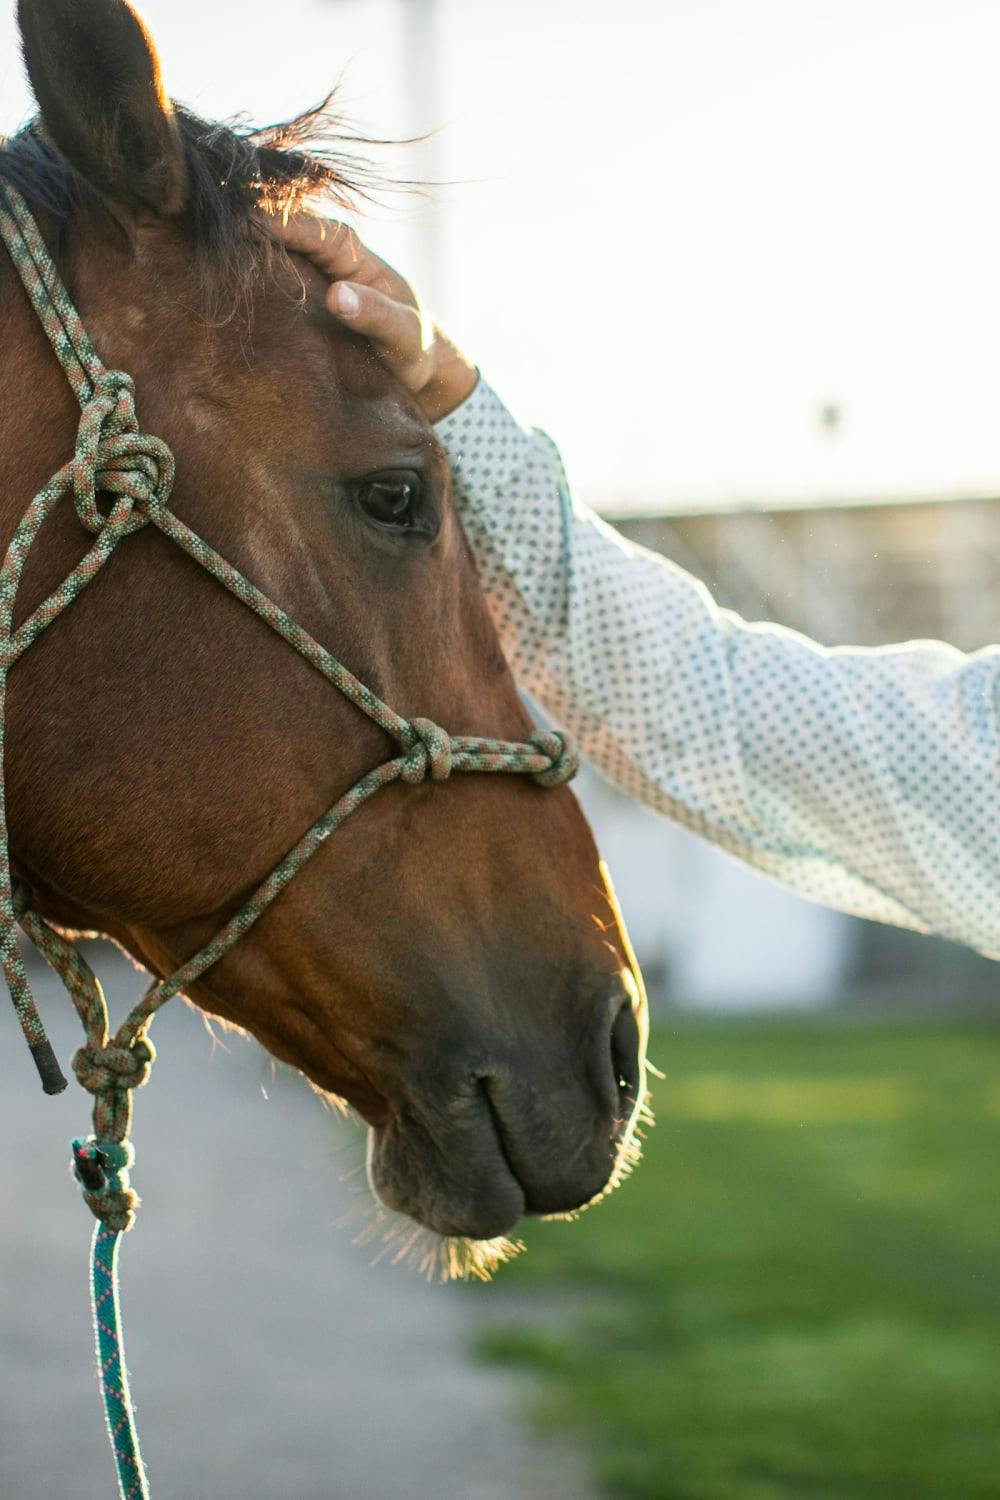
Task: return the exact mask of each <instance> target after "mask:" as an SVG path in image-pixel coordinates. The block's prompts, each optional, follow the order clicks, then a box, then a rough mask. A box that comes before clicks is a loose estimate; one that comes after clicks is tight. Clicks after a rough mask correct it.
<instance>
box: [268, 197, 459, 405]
mask: <svg viewBox="0 0 1000 1500" xmlns="http://www.w3.org/2000/svg"><path fill="white" fill-rule="evenodd" d="M267 229H268V232H269V233H270V234H271V235H272V237H273V238H274V239H276V240H278V241H279V243H281V244H283V245H284V246H285V248H286V249H287V250H292V251H295V252H296V253H298V254H300V255H305V256H307V257H308V259H309V260H311V261H312V263H313V265H314V266H316V267H317V268H318V269H319V270H320V271H322V273H323V275H324V276H327V277H329V279H330V286H329V287H328V289H327V293H326V305H327V308H328V309H329V311H330V312H331V313H332V314H333V316H334V317H335V318H337V319H338V321H339V322H341V323H343V324H344V326H345V327H346V328H353V329H354V331H355V332H356V333H360V334H362V335H363V336H364V337H365V338H367V339H370V340H371V342H372V344H373V345H374V346H375V348H376V350H377V351H378V354H379V357H380V358H381V359H382V360H383V361H384V362H385V364H386V365H388V367H389V369H390V370H392V372H393V374H394V375H395V376H396V378H397V379H398V380H399V381H400V382H401V383H402V384H403V385H404V386H405V387H406V389H407V390H408V391H410V392H411V393H412V394H413V395H414V396H415V397H416V399H417V401H418V402H419V404H420V406H421V408H422V409H423V411H424V412H425V413H426V415H427V416H428V417H429V418H430V420H431V421H432V422H438V421H440V419H441V418H442V417H446V416H447V415H448V413H449V412H451V411H454V410H455V408H456V407H457V406H461V404H462V402H463V401H464V400H465V398H466V397H467V396H468V395H469V394H470V393H471V391H472V390H473V388H474V386H475V384H476V380H477V373H476V369H475V366H474V365H471V364H470V363H469V361H468V360H467V359H466V358H465V356H464V355H463V354H462V353H460V351H459V350H458V349H457V348H456V347H455V345H454V344H453V343H452V342H451V340H450V339H449V338H448V336H447V335H446V334H445V333H443V332H442V330H441V329H440V328H438V327H437V325H436V324H435V323H434V322H433V320H432V319H431V318H430V317H429V316H428V314H427V312H426V310H425V309H424V308H423V307H422V306H421V303H420V299H419V298H418V297H417V295H416V293H415V292H414V291H413V288H412V287H411V286H410V284H409V283H408V282H407V281H405V280H404V278H403V277H402V276H400V274H399V272H398V271H394V270H393V269H392V267H391V266H389V265H387V264H386V263H385V261H384V260H380V259H379V257H378V256H377V255H376V254H375V253H374V252H373V251H371V250H369V249H367V247H366V246H365V245H364V244H362V242H361V240H360V239H359V238H358V236H357V235H356V234H355V233H354V231H353V230H352V229H350V228H348V226H347V225H346V224H340V223H338V222H336V221H335V220H332V219H318V218H315V217H314V216H313V215H311V214H304V213H300V214H293V215H292V216H291V217H290V218H289V219H288V220H287V222H283V221H282V220H280V219H273V220H272V219H268V220H267Z"/></svg>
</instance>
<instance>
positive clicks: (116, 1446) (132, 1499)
mask: <svg viewBox="0 0 1000 1500" xmlns="http://www.w3.org/2000/svg"><path fill="white" fill-rule="evenodd" d="M121 1238H122V1231H121V1230H120V1229H109V1228H108V1227H107V1225H106V1224H95V1225H94V1237H93V1239H92V1240H91V1242H90V1303H91V1307H92V1309H93V1314H94V1336H95V1341H96V1346H97V1363H98V1366H99V1368H100V1372H101V1392H102V1394H103V1397H104V1415H105V1419H106V1421H107V1424H108V1437H109V1438H110V1439H111V1448H112V1451H113V1453H114V1456H115V1468H116V1470H117V1472H118V1494H119V1496H120V1500H148V1497H149V1488H148V1486H147V1484H146V1472H145V1469H144V1468H143V1464H142V1454H141V1453H140V1451H139V1434H138V1432H137V1431H136V1426H135V1414H134V1412H133V1410H132V1397H131V1394H130V1392H129V1388H128V1371H127V1370H126V1368H125V1346H124V1344H123V1342H122V1332H121V1321H122V1318H121V1307H120V1305H119V1301H118V1246H119V1245H120V1243H121Z"/></svg>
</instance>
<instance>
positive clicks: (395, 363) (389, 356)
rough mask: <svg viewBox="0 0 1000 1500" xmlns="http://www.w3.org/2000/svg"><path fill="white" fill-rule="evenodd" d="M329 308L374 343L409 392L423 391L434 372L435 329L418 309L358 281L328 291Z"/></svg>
mask: <svg viewBox="0 0 1000 1500" xmlns="http://www.w3.org/2000/svg"><path fill="white" fill-rule="evenodd" d="M326 305H327V307H328V308H329V309H330V311H331V312H332V313H333V315H334V317H335V318H337V319H338V320H339V321H340V322H341V323H343V324H344V325H345V326H346V327H349V328H352V329H354V331H355V332H356V333H360V334H362V335H363V336H364V337H365V338H366V339H368V340H370V342H371V343H372V344H374V346H375V349H376V351H377V353H378V355H379V357H380V358H381V359H382V360H383V361H384V362H385V363H386V364H387V365H388V366H389V368H390V369H391V370H392V371H393V372H394V373H395V374H396V375H397V376H398V378H399V379H400V380H401V381H402V382H403V384H404V385H405V386H407V388H408V389H410V390H420V389H421V388H422V386H423V385H424V384H425V383H426V381H427V379H428V378H429V375H430V372H431V365H432V358H431V353H430V343H431V339H432V337H433V330H432V329H430V328H429V326H428V325H427V323H426V320H425V319H424V317H423V316H422V314H421V312H420V310H419V308H416V307H412V306H410V304H409V303H404V302H399V301H397V300H396V299H395V298H394V297H389V296H387V295H386V294H385V293H384V292H380V291H378V290H377V289H376V288H375V287H371V286H363V285H361V284H359V283H358V282H355V281H335V282H334V283H333V285H332V286H331V287H329V289H328V290H327V294H326Z"/></svg>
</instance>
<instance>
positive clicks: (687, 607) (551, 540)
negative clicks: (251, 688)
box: [437, 381, 1000, 957]
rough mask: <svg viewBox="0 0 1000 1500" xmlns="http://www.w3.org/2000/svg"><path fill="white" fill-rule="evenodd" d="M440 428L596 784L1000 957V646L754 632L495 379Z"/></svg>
mask: <svg viewBox="0 0 1000 1500" xmlns="http://www.w3.org/2000/svg"><path fill="white" fill-rule="evenodd" d="M437 430H438V434H439V436H440V438H441V440H442V442H443V443H444V446H445V449H446V451H447V453H448V456H449V460H450V462H451V466H452V470H453V474H454V494H455V502H456V505H457V507H458V510H459V514H460V516H461V518H462V521H463V524H464V526H465V531H466V534H467V536H468V539H469V543H470V545H471V547H472V551H473V554H474V556H475V559H476V564H477V567H478V570H479V574H480V577H481V579H482V582H483V585H484V588H485V590H486V594H487V598H488V600H489V604H490V609H491V612H492V614H493V618H494V620H495V622H496V625H497V628H498V630H499V633H500V637H501V641H502V644H503V648H504V651H505V654H506V656H507V658H508V660H509V661H510V663H511V666H512V668H513V671H514V674H515V676H516V678H517V679H518V681H519V682H520V684H521V685H522V686H523V687H524V688H525V689H526V690H527V691H528V692H529V693H530V694H531V695H532V696H533V697H534V698H535V700H536V701H537V702H538V703H539V704H540V705H541V706H542V707H543V708H544V709H545V711H546V712H547V713H548V714H550V715H551V717H552V718H553V719H554V720H555V721H556V722H557V723H559V724H562V725H564V726H565V727H566V728H567V729H569V730H570V731H571V732H572V733H573V734H574V735H575V736H576V737H577V739H578V741H579V743H580V746H581V749H582V751H583V753H584V755H585V756H586V757H587V759H588V760H589V761H590V762H591V763H592V764H593V765H594V766H595V767H596V768H597V769H598V770H599V771H601V772H602V773H603V774H604V775H605V776H606V777H607V778H608V779H609V780H610V781H612V782H614V783H615V784H616V785H617V786H619V787H621V788H622V789H623V790H624V791H625V792H627V793H629V794H630V795H632V796H634V797H636V798H638V799H639V800H640V801H642V802H644V803H646V804H647V805H648V806H649V807H652V808H654V809H655V810H656V811H658V812H660V813H663V814H665V815H666V816H668V817H669V818H672V819H673V820H675V821H676V822H678V823H681V824H683V825H684V826H685V827H687V828H690V829H692V830H694V831H695V832H696V833H699V834H701V835H703V836H704V837H706V838H708V839H710V840H711V841H712V842H713V843H715V844H717V845H719V846H720V847H721V848H722V849H725V850H727V851H728V852H729V853H730V854H732V855H735V856H736V857H737V858H739V859H741V860H744V861H745V862H746V863H747V864H750V865H752V866H754V867H755V868H756V869H758V870H761V871H763V872H764V873H766V874H768V875H771V876H774V877H775V878H777V879H778V880H780V881H782V882H783V883H784V884H785V885H787V886H789V887H791V888H792V889H793V890H795V891H797V892H798V893H799V894H800V895H803V896H806V897H809V898H810V899H812V900H814V901H819V902H822V903H823V904H824V905H827V906H833V907H836V908H838V909H839V910H841V911H846V912H851V913H854V914H855V915H857V916H862V917H869V918H873V919H875V920H877V921H882V922H892V923H896V924H897V925H899V926H902V927H911V928H915V929H917V930H919V931H931V932H935V933H938V934H940V935H941V936H943V937H947V938H951V939H953V940H955V941H958V942H962V943H965V944H967V945H969V946H970V947H972V948H976V949H978V950H980V951H981V952H983V953H986V954H988V955H989V956H991V957H998V956H1000V647H990V648H988V649H986V650H983V651H978V652H976V653H974V654H972V655H967V654H965V653H963V652H961V651H958V650H956V649H954V648H953V647H951V646H947V645H945V644H943V643H941V642H937V641H912V642H910V643H908V644H905V645H898V646H885V647H878V648H875V649H870V648H862V647H838V648H835V649H828V648H826V647H823V646H820V645H818V644H817V643H816V642H815V641H811V640H808V639H807V638H806V637H805V636H802V635H799V634H798V633H796V632H795V631H792V630H786V629H784V628H783V627H781V626H778V625H771V624H750V623H748V622H747V621H745V620H743V619H741V618H740V617H739V616H738V615H736V614H734V613H732V612H731V611H729V610H724V609H721V608H719V606H718V605H716V604H715V602H714V601H713V599H712V597H711V595H710V594H709V593H708V591H707V589H706V588H705V587H704V585H703V584H701V583H700V582H699V581H698V580H697V579H695V578H693V577H692V576H691V575H690V574H688V573H685V572H684V571H683V570H682V569H681V568H678V567H677V566H675V565H674V564H672V563H671V562H669V561H667V560H666V559H664V558H662V557H659V556H657V555H656V554H655V553H652V552H649V551H647V550H645V549H644V548H641V547H637V546H634V545H632V544H630V543H628V542H626V541H625V540H624V539H623V538H622V537H620V536H619V535H618V534H617V533H616V532H614V531H613V530H612V529H611V528H610V527H609V526H607V525H605V524H604V522H602V521H601V520H600V519H599V518H598V517H597V516H596V515H594V514H593V513H592V512H590V511H588V510H586V509H585V508H583V507H582V506H580V505H577V504H575V503H574V502H573V500H572V498H571V496H570V493H569V488H568V485H567V481H566V477H565V473H564V470H563V467H562V463H561V461H560V458H559V454H558V452H557V450H556V448H555V447H554V445H553V444H552V443H551V441H550V440H549V439H548V438H546V437H545V436H544V434H542V433H539V432H534V431H530V430H528V429H526V428H524V427H522V426H521V425H520V424H519V423H518V422H517V421H516V420H515V419H514V417H512V416H511V414H510V412H509V411H507V409H506V408H505V407H504V405H503V404H502V403H501V401H500V400H499V398H498V397H497V396H496V394H495V393H494V392H493V391H492V390H491V389H490V387H489V386H488V385H486V384H485V383H484V382H483V381H480V383H479V385H478V386H477V387H476V389H475V391H474V392H473V393H472V395H471V396H470V397H469V399H468V400H467V401H466V402H465V403H464V404H463V405H462V406H461V407H459V408H458V410H457V411H455V412H453V413H452V414H451V415H450V416H448V417H446V418H445V419H444V420H443V421H442V422H441V423H439V424H438V429H437Z"/></svg>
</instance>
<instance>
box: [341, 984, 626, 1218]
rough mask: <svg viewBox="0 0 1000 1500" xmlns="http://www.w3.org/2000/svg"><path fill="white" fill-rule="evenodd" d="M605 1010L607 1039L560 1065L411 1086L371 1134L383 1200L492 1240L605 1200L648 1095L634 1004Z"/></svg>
mask: <svg viewBox="0 0 1000 1500" xmlns="http://www.w3.org/2000/svg"><path fill="white" fill-rule="evenodd" d="M602 1009H603V1010H604V1012H605V1015H604V1020H603V1024H602V1025H601V1026H600V1027H599V1028H598V1029H597V1035H596V1036H594V1037H592V1038H590V1039H588V1040H586V1041H585V1042H584V1043H583V1044H582V1045H579V1046H578V1047H576V1048H574V1049H573V1050H572V1052H569V1051H564V1052H563V1054H562V1055H561V1056H560V1057H559V1058H558V1059H557V1060H556V1061H555V1062H553V1061H552V1060H551V1059H550V1060H549V1061H548V1062H547V1063H545V1062H544V1061H543V1060H541V1059H539V1057H538V1056H537V1055H531V1056H530V1057H525V1058H516V1059H515V1058H512V1057H508V1058H506V1059H503V1058H496V1059H494V1060H493V1062H492V1065H491V1066H489V1067H488V1068H483V1069H476V1070H474V1071H472V1072H466V1073H465V1074H464V1076H463V1077H462V1078H461V1080H460V1081H458V1082H457V1083H455V1084H453V1085H452V1086H451V1087H450V1088H449V1087H444V1088H438V1089H433V1090H430V1091H425V1090H420V1089H416V1088H413V1087H412V1086H411V1087H410V1088H409V1089H408V1090H407V1094H406V1099H405V1102H404V1103H403V1104H401V1105H397V1106H396V1107H395V1108H394V1109H393V1111H392V1114H391V1117H390V1118H389V1119H388V1120H387V1121H386V1123H384V1124H380V1125H375V1126H373V1127H372V1129H371V1132H370V1135H369V1146H368V1178H369V1182H370V1184H371V1187H372V1191H373V1192H374V1193H375V1196H376V1197H377V1198H378V1199H379V1201H380V1202H381V1203H382V1204H383V1205H384V1206H385V1207H386V1208H389V1209H392V1210H394V1211H395V1212H397V1213H402V1214H406V1215H407V1216H409V1217H410V1218H412V1219H415V1220H416V1221H417V1222H418V1223H420V1224H423V1225H425V1226H426V1227H427V1228H428V1229H431V1230H434V1231H435V1232H436V1233H438V1234H442V1235H450V1236H461V1237H464V1238H466V1239H473V1240H485V1239H492V1238H495V1237H497V1236H500V1235H504V1234H508V1233H509V1232H510V1231H511V1230H512V1229H513V1228H514V1226H515V1225H516V1224H517V1222H518V1221H519V1220H520V1219H521V1218H523V1217H524V1216H525V1215H531V1216H545V1215H553V1214H563V1213H569V1212H572V1211H574V1210H578V1209H581V1208H583V1207H585V1206H586V1205H587V1204H589V1203H591V1202H593V1201H594V1200H596V1199H597V1198H599V1197H601V1196H603V1195H604V1193H605V1192H606V1191H607V1189H608V1188H609V1186H613V1185H614V1184H615V1183H616V1182H617V1180H618V1178H619V1176H620V1175H621V1172H622V1168H623V1165H624V1163H625V1161H626V1160H627V1159H628V1158H629V1155H630V1147H631V1144H632V1140H633V1131H634V1126H635V1122H636V1117H637V1114H638V1111H639V1109H640V1107H641V1104H642V1101H643V1098H644V1092H645V1088H644V1061H643V1057H642V1043H641V1037H640V1029H639V1026H638V1024H637V1020H636V1016H635V1013H634V1011H633V1008H632V1006H631V1004H630V1003H629V1002H628V1001H627V1000H626V1001H625V1002H624V1003H623V1002H622V1000H621V997H620V996H618V997H617V998H616V999H615V1000H614V1001H613V1002H610V1003H609V1004H606V1005H604V1006H603V1007H602ZM528 1051H529V1049H528V1048H527V1046H526V1047H525V1052H526V1053H528Z"/></svg>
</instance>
